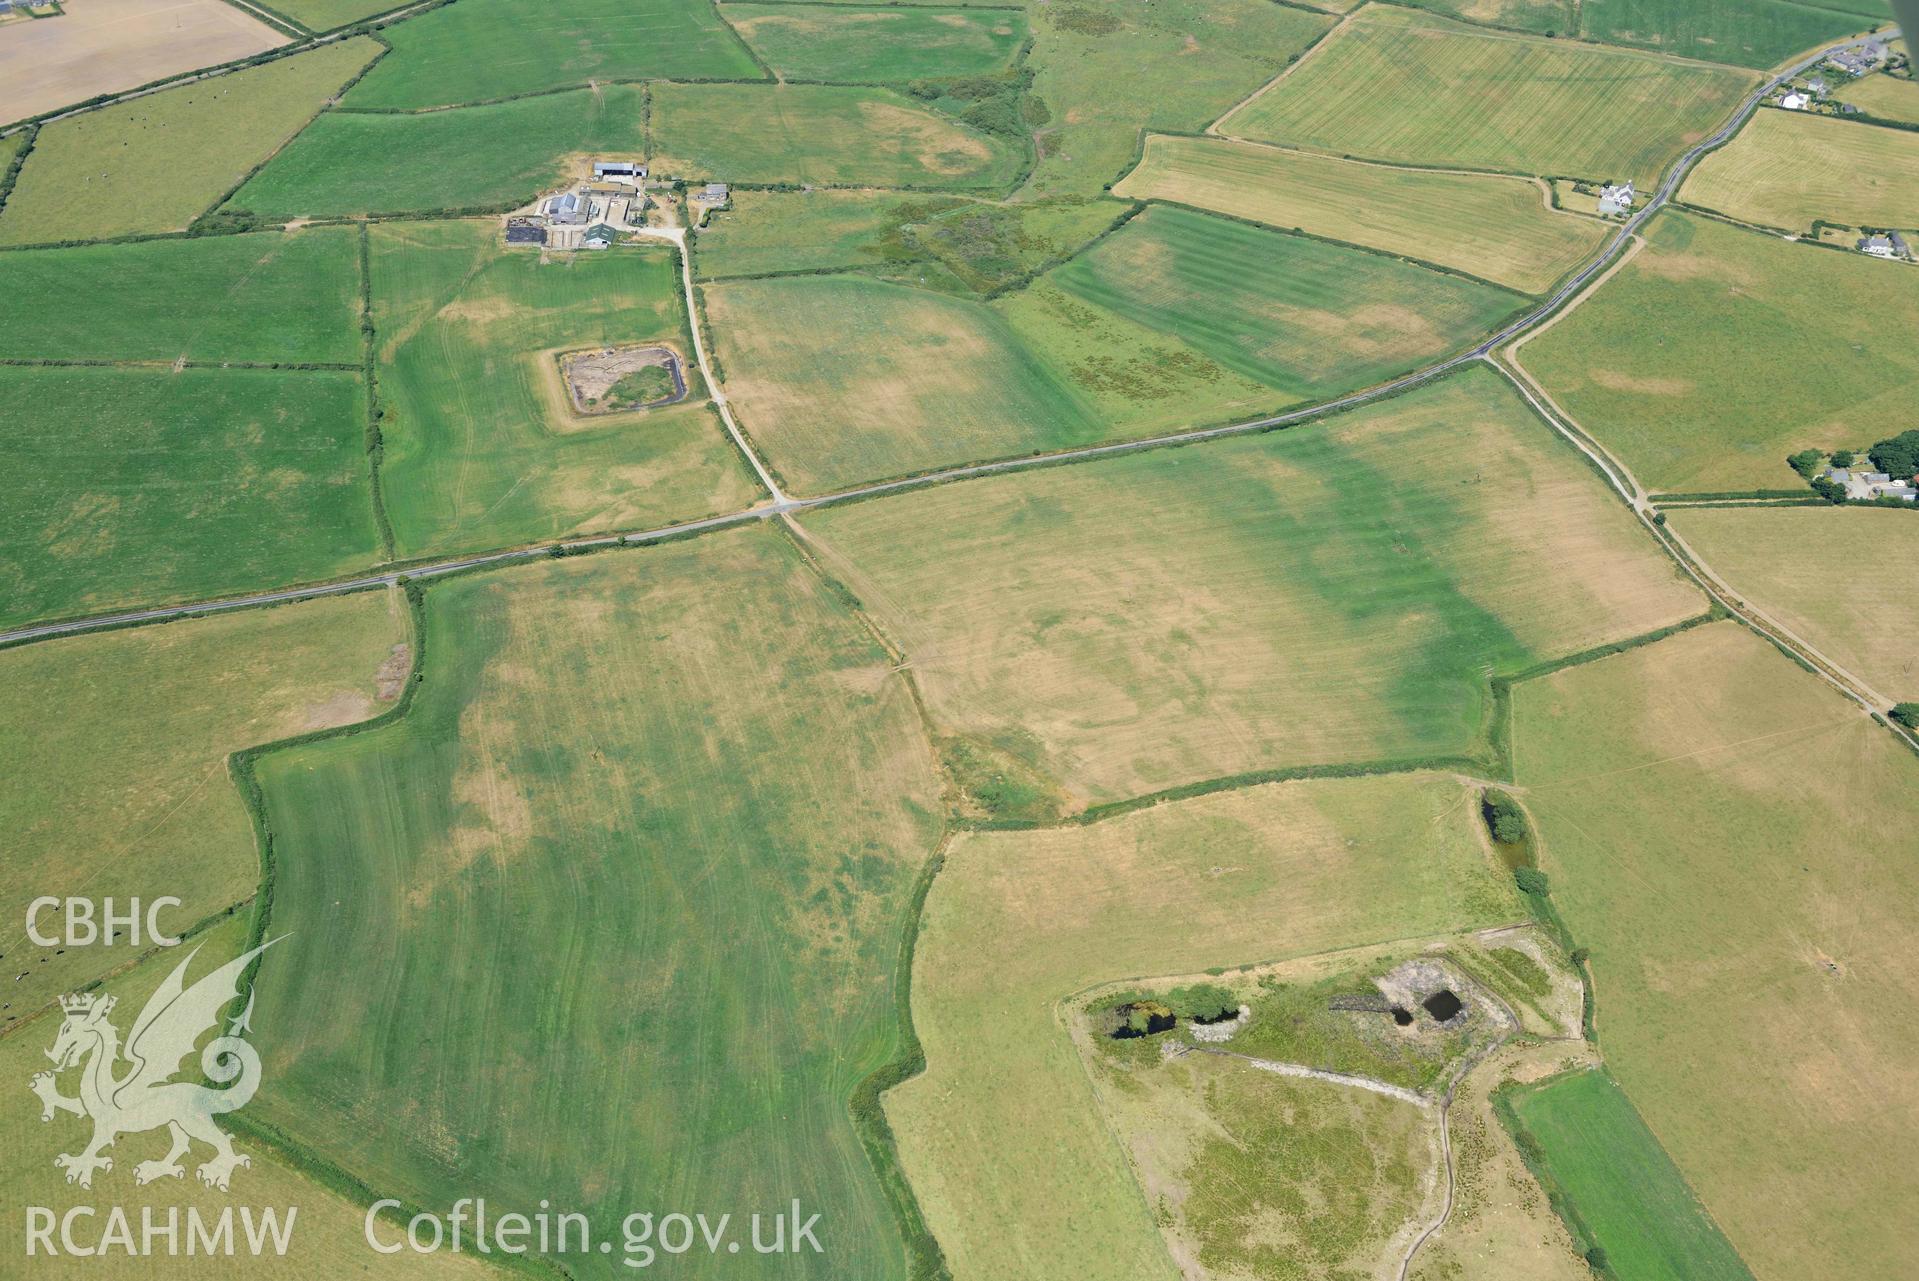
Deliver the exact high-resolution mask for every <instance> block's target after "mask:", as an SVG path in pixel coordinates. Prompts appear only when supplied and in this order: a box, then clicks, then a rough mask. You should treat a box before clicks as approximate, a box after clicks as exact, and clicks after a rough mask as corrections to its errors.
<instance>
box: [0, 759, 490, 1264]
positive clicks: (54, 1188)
mask: <svg viewBox="0 0 1919 1281" xmlns="http://www.w3.org/2000/svg"><path fill="white" fill-rule="evenodd" d="M220 781H221V782H222V783H225V781H226V780H224V779H222V780H220ZM235 805H236V808H237V801H236V802H235ZM248 837H249V839H250V837H251V833H250V832H249V833H248ZM246 925H247V920H246V916H245V914H241V915H240V916H237V917H235V918H234V919H233V920H232V921H231V922H228V923H225V924H222V925H220V926H217V927H215V928H214V929H212V930H210V931H208V932H207V933H206V934H204V935H202V936H200V937H198V938H196V939H194V940H192V941H191V942H189V943H188V944H186V945H185V946H183V947H181V948H180V949H179V950H178V951H177V952H170V953H162V954H160V955H158V956H154V957H152V958H150V959H149V960H147V961H145V962H144V963H142V964H141V965H139V966H138V967H137V968H136V969H134V970H132V971H131V972H129V973H126V974H122V975H119V976H117V977H115V978H113V979H112V980H110V981H109V982H107V983H106V984H105V987H104V991H105V993H106V994H107V995H109V996H111V997H113V998H114V999H115V1000H116V1001H118V1002H119V1008H118V1009H117V1011H116V1012H115V1013H114V1014H113V1015H112V1021H113V1022H114V1023H115V1024H117V1025H118V1026H119V1027H120V1029H121V1030H122V1031H123V1032H124V1031H126V1030H127V1029H128V1028H129V1027H130V1026H131V1024H132V1020H133V1018H134V1016H135V1015H136V1014H138V1013H139V1011H140V1010H141V1009H142V1007H143V1006H144V1005H145V1004H146V1000H147V998H148V996H150V995H151V994H152V993H153V991H154V989H155V988H157V987H158V986H159V985H160V981H161V980H162V979H163V978H165V977H166V976H167V975H168V974H169V973H170V972H171V971H172V969H173V968H174V966H176V965H178V964H179V963H180V962H181V961H183V960H185V959H186V956H185V953H187V952H189V951H192V950H193V949H195V948H198V949H199V951H198V953H197V955H196V956H195V959H194V961H193V963H192V965H191V967H190V968H189V970H188V972H187V981H188V982H192V981H193V980H195V979H198V978H199V977H200V976H201V975H202V974H204V973H207V972H208V971H210V970H212V969H213V968H214V967H216V966H217V965H219V964H221V963H223V962H225V961H227V960H230V959H231V958H232V957H234V956H237V955H238V954H239V953H241V952H243V951H245V950H246ZM125 959H128V960H131V959H132V956H131V955H129V956H127V957H126V958H125ZM9 995H11V993H9ZM16 999H17V998H16ZM59 1027H60V1017H59V1015H58V1014H57V1013H55V1014H53V1015H51V1016H49V1017H46V1018H43V1019H41V1020H40V1021H39V1023H38V1024H37V1025H35V1026H33V1027H30V1028H24V1029H21V1030H20V1032H19V1034H18V1035H15V1036H9V1037H7V1038H6V1039H5V1040H0V1072H5V1073H6V1074H7V1075H8V1077H9V1078H10V1079H12V1080H14V1081H15V1082H17V1083H18V1084H19V1093H20V1097H19V1098H18V1099H14V1100H12V1101H11V1102H12V1103H13V1104H14V1106H11V1107H8V1108H6V1109H4V1110H0V1145H4V1147H5V1149H6V1153H7V1161H6V1163H5V1169H4V1170H0V1197H5V1198H6V1199H7V1202H8V1204H10V1205H16V1206H22V1207H24V1206H29V1205H33V1206H45V1207H47V1208H48V1209H51V1210H52V1211H53V1212H54V1213H55V1214H56V1215H62V1216H64V1215H65V1214H66V1213H67V1212H68V1211H69V1210H70V1209H73V1208H75V1207H92V1206H95V1205H98V1204H99V1202H101V1201H102V1200H104V1199H105V1198H109V1197H110V1198H112V1204H114V1205H117V1206H120V1207H122V1208H123V1209H124V1211H125V1213H126V1215H127V1218H128V1220H129V1221H130V1223H131V1225H132V1227H133V1232H134V1236H133V1238H132V1239H133V1240H134V1241H135V1242H136V1243H138V1242H139V1240H140V1237H139V1232H140V1222H141V1213H142V1211H143V1210H145V1209H151V1210H152V1211H153V1212H154V1219H155V1225H156V1226H157V1227H161V1228H164V1227H165V1225H166V1222H167V1218H168V1214H169V1212H172V1213H176V1214H178V1215H179V1232H178V1241H179V1247H178V1252H177V1254H175V1255H174V1256H171V1257H169V1255H168V1254H167V1252H166V1239H165V1238H164V1237H160V1236H156V1237H155V1238H154V1246H153V1253H152V1254H151V1255H149V1256H146V1257H129V1256H128V1255H126V1254H123V1253H121V1249H120V1247H117V1246H115V1247H110V1249H111V1253H110V1254H109V1255H108V1257H105V1258H99V1257H74V1256H69V1255H67V1254H66V1252H65V1251H64V1250H60V1251H59V1253H60V1254H61V1256H62V1257H60V1258H48V1257H47V1254H46V1251H45V1248H44V1247H42V1248H41V1249H40V1250H39V1251H38V1252H37V1253H36V1254H35V1255H34V1256H33V1262H32V1263H31V1264H29V1265H26V1266H25V1268H24V1270H23V1271H22V1272H21V1273H20V1274H19V1275H22V1276H32V1277H35V1278H41V1279H49V1278H50V1279H52V1281H96V1279H97V1278H100V1277H102V1276H108V1277H115V1278H119V1277H128V1278H138V1279H139V1281H200V1279H201V1278H204V1277H206V1276H207V1274H208V1272H209V1268H208V1266H207V1260H206V1258H205V1256H204V1255H201V1256H198V1257H189V1256H188V1255H187V1249H186V1242H187V1233H188V1224H189V1222H190V1220H189V1219H188V1217H187V1216H188V1213H189V1212H190V1211H191V1212H197V1214H198V1215H199V1216H200V1219H201V1222H202V1223H204V1224H207V1225H208V1226H209V1227H211V1226H212V1225H213V1224H214V1223H216V1222H217V1221H218V1219H219V1217H220V1215H221V1214H222V1212H225V1211H234V1212H235V1214H234V1228H233V1232H234V1236H235V1237H236V1238H238V1239H240V1240H242V1241H243V1240H244V1239H245V1238H244V1233H243V1230H242V1227H241V1223H242V1222H243V1219H242V1218H241V1214H242V1213H243V1212H241V1211H239V1207H237V1206H236V1205H235V1204H234V1203H235V1202H236V1201H237V1202H239V1203H240V1204H241V1205H244V1206H245V1207H247V1209H248V1210H250V1211H252V1212H253V1214H254V1215H255V1216H256V1218H257V1216H258V1214H259V1212H260V1211H261V1210H263V1209H266V1208H269V1207H270V1208H272V1209H273V1210H274V1212H275V1213H276V1214H277V1215H278V1216H279V1221H280V1222H281V1224H283V1225H284V1224H286V1223H287V1222H288V1221H289V1220H288V1214H287V1207H289V1206H296V1207H298V1213H297V1217H295V1218H294V1219H293V1220H292V1222H293V1225H294V1231H293V1232H292V1234H291V1245H290V1246H289V1248H288V1250H287V1252H286V1254H285V1255H284V1256H278V1255H275V1254H273V1253H271V1252H268V1253H267V1254H265V1255H263V1256H261V1257H258V1258H254V1257H250V1256H249V1257H246V1258H245V1261H244V1262H243V1263H238V1264H230V1265H228V1266H229V1267H231V1268H232V1269H233V1272H234V1273H239V1272H244V1273H245V1275H247V1276H249V1277H257V1278H260V1279H261V1281H336V1279H338V1281H346V1279H347V1278H371V1279H373V1281H388V1279H390V1278H391V1279H396V1281H397V1279H407V1281H411V1279H413V1278H424V1279H425V1281H477V1279H478V1278H486V1277H492V1276H495V1275H497V1274H495V1273H493V1272H492V1271H490V1270H488V1269H486V1266H485V1264H483V1263H482V1262H481V1261H480V1260H479V1259H477V1258H476V1257H475V1256H473V1255H471V1254H452V1253H448V1252H441V1253H439V1254H435V1255H432V1256H430V1257H426V1256H420V1255H415V1254H406V1255H396V1256H391V1257H389V1256H385V1255H380V1254H375V1253H374V1252H373V1251H372V1250H369V1249H368V1248H367V1245H366V1238H365V1235H364V1230H363V1227H362V1220H363V1219H364V1217H365V1214H366V1207H365V1205H364V1204H362V1203H361V1202H359V1201H358V1200H356V1199H355V1198H353V1197H350V1196H345V1195H342V1194H341V1193H340V1192H339V1191H338V1190H336V1189H329V1188H327V1187H324V1186H322V1185H321V1184H319V1183H317V1182H315V1181H313V1180H311V1179H308V1178H305V1177H302V1176H301V1175H300V1174H299V1173H298V1171H297V1170H296V1169H295V1168H294V1166H293V1165H292V1163H291V1162H289V1161H287V1160H285V1159H283V1158H282V1157H280V1156H279V1155H278V1154H276V1153H274V1152H273V1151H271V1150H270V1149H268V1148H266V1147H264V1146H263V1145H261V1144H260V1143H257V1142H255V1141H253V1140H251V1139H250V1138H248V1137H246V1136H245V1135H240V1136H237V1141H236V1144H235V1146H236V1148H237V1149H238V1150H239V1151H240V1152H241V1153H242V1154H243V1155H245V1156H247V1157H248V1158H249V1159H250V1160H251V1162H252V1164H251V1166H249V1167H248V1168H246V1169H242V1170H239V1171H236V1172H235V1173H234V1176H233V1186H232V1190H231V1192H230V1193H227V1192H220V1191H217V1190H215V1189H213V1188H209V1187H205V1186H202V1185H201V1184H200V1183H199V1181H198V1180H197V1179H196V1178H195V1177H194V1174H193V1172H192V1168H191V1166H190V1165H189V1166H188V1169H187V1171H186V1173H185V1174H184V1175H183V1176H182V1177H181V1178H180V1179H177V1180H175V1179H167V1180H162V1181H160V1182H157V1183H153V1184H150V1185H148V1186H146V1187H140V1186H139V1185H137V1184H136V1183H135V1181H134V1172H133V1167H134V1166H135V1165H137V1164H138V1163H139V1162H141V1161H145V1160H158V1159H159V1158H160V1157H162V1156H164V1155H165V1153H166V1149H167V1139H166V1133H165V1132H164V1131H149V1132H146V1133H143V1134H127V1135H124V1136H122V1137H121V1139H120V1140H119V1142H118V1143H116V1144H115V1145H114V1148H113V1155H114V1157H115V1158H116V1159H115V1161H114V1168H113V1170H112V1171H110V1172H107V1173H103V1174H101V1175H99V1176H97V1178H96V1182H95V1183H94V1186H93V1187H92V1189H90V1190H89V1189H84V1188H78V1187H71V1186H69V1185H68V1184H67V1183H66V1182H65V1175H64V1173H63V1172H62V1171H61V1170H60V1169H58V1168H57V1167H56V1166H55V1165H54V1163H53V1158H54V1157H55V1156H56V1155H57V1154H60V1153H62V1152H77V1151H79V1150H80V1148H81V1147H82V1146H83V1145H84V1144H85V1141H86V1135H87V1128H86V1125H85V1123H84V1122H83V1121H81V1120H80V1119H79V1118H76V1117H73V1116H67V1115H61V1116H57V1117H56V1118H55V1120H54V1122H53V1123H52V1124H43V1123H42V1122H41V1120H40V1105H39V1104H38V1103H37V1102H35V1101H34V1100H33V1099H32V1098H31V1097H30V1096H29V1095H28V1094H27V1093H26V1082H27V1080H28V1079H29V1078H30V1077H32V1076H33V1075H34V1074H35V1073H37V1072H41V1071H45V1070H46V1068H47V1066H48V1064H47V1060H46V1058H45V1057H44V1055H43V1051H45V1050H47V1049H48V1048H49V1047H51V1046H52V1044H53V1040H54V1036H55V1034H56V1033H57V1032H58V1030H59ZM188 1064H189V1067H188V1069H187V1070H186V1071H184V1072H182V1073H181V1075H180V1077H179V1078H178V1079H182V1080H192V1079H195V1078H194V1075H193V1074H195V1073H197V1072H198V1070H199V1060H198V1058H193V1059H189V1060H188ZM78 1076H79V1073H78V1072H68V1073H67V1074H66V1075H65V1076H63V1077H62V1078H60V1079H59V1088H60V1090H61V1092H62V1093H64V1094H67V1095H74V1094H77V1093H78V1092H79V1086H78ZM207 1155H209V1149H208V1148H206V1147H204V1146H196V1147H195V1149H194V1152H193V1155H192V1157H191V1158H190V1159H191V1161H193V1162H198V1161H200V1160H203V1159H205V1157H206V1156H207ZM107 1213H108V1212H107V1210H106V1209H105V1207H101V1208H100V1209H99V1210H98V1211H97V1212H96V1213H95V1215H94V1217H92V1218H91V1219H89V1218H88V1217H87V1216H86V1215H85V1214H84V1213H83V1214H82V1215H80V1216H78V1217H77V1218H76V1219H75V1225H76V1226H75V1237H76V1243H78V1244H83V1245H84V1244H87V1243H89V1241H90V1239H91V1240H97V1239H98V1235H99V1233H100V1232H102V1231H103V1230H104V1229H105V1226H106V1215H107ZM24 1229H25V1215H24V1214H15V1215H9V1216H8V1219H7V1223H6V1226H5V1227H4V1228H0V1249H4V1250H5V1251H7V1253H8V1254H9V1255H10V1256H11V1257H13V1258H16V1259H17V1258H23V1257H26V1254H27V1239H26V1232H25V1230H24ZM90 1234H91V1235H90ZM54 1240H55V1242H56V1246H57V1242H58V1240H59V1238H58V1236H57V1235H56V1237H55V1238H54ZM240 1248H244V1246H242V1247H240Z"/></svg>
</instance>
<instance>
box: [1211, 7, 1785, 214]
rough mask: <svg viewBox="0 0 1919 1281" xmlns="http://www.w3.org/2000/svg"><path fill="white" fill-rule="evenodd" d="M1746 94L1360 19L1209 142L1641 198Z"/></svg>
mask: <svg viewBox="0 0 1919 1281" xmlns="http://www.w3.org/2000/svg"><path fill="white" fill-rule="evenodd" d="M1752 84H1753V81H1752V78H1751V77H1750V76H1748V75H1745V74H1742V73H1740V72H1736V71H1731V70H1723V71H1722V70H1717V69H1714V68H1708V67H1701V66H1688V65H1685V64H1683V63H1677V62H1672V61H1669V60H1667V59H1664V58H1658V57H1651V56H1648V55H1646V54H1640V53H1632V52H1627V51H1624V50H1616V49H1601V48H1595V47H1593V46H1590V45H1567V44H1565V43H1563V42H1552V41H1546V40H1533V39H1526V38H1523V37H1518V36H1511V35H1506V34H1502V33H1497V32H1490V31H1485V30H1482V29H1478V28H1474V27H1468V26H1462V25H1460V24H1459V23H1455V22H1449V21H1446V20H1445V19H1443V18H1438V17H1434V16H1431V15H1428V14H1422V13H1416V12H1413V11H1411V10H1404V9H1392V8H1370V9H1367V10H1365V11H1364V12H1362V13H1360V14H1358V15H1356V16H1355V17H1354V18H1353V20H1352V21H1351V22H1349V23H1348V24H1347V25H1346V26H1345V27H1343V28H1342V29H1341V30H1340V31H1339V33H1338V34H1337V35H1335V36H1334V37H1332V38H1331V39H1330V40H1329V41H1327V42H1326V44H1325V45H1324V46H1322V47H1321V48H1319V49H1316V50H1315V51H1314V52H1313V54H1312V56H1311V57H1309V58H1306V59H1303V60H1302V61H1301V62H1300V64H1299V67H1298V69H1297V70H1295V71H1293V72H1292V73H1291V74H1290V75H1288V76H1286V78H1285V79H1283V80H1281V81H1279V82H1278V83H1277V84H1276V85H1274V86H1273V88H1272V89H1271V90H1269V91H1268V92H1266V93H1263V94H1261V95H1260V96H1259V97H1257V98H1255V99H1253V100H1252V101H1251V102H1249V103H1248V104H1247V105H1246V106H1245V107H1243V108H1241V109H1240V110H1238V111H1235V112H1233V113H1232V115H1230V116H1228V117H1227V118H1226V119H1225V120H1223V121H1221V122H1220V130H1221V132H1223V133H1225V134H1228V135H1230V136H1233V137H1243V138H1250V139H1252V140H1254V141H1256V142H1277V143H1286V144H1288V145H1294V146H1302V147H1309V148H1316V149H1318V150H1321V151H1330V152H1334V153H1336V154H1342V155H1356V156H1364V157H1367V158H1369V159H1374V160H1391V161H1398V162H1403V163H1408V164H1431V165H1445V166H1451V167H1455V168H1463V169H1492V170H1499V171H1504V172H1509V173H1527V174H1545V175H1554V176H1573V177H1583V178H1592V179H1621V178H1631V179H1633V180H1634V181H1635V182H1637V183H1638V184H1639V185H1640V186H1641V187H1650V186H1652V185H1653V183H1654V181H1655V179H1656V178H1657V177H1658V175H1659V174H1660V173H1661V172H1662V171H1663V170H1664V169H1665V168H1666V166H1667V165H1669V164H1671V163H1672V161H1673V160H1674V159H1676V158H1677V157H1678V156H1679V154H1680V153H1681V152H1682V151H1684V150H1685V149H1686V147H1687V146H1689V145H1690V144H1692V143H1694V142H1696V141H1698V140H1699V139H1700V138H1703V137H1704V136H1706V134H1708V133H1709V132H1711V130H1712V129H1713V128H1714V127H1716V126H1717V125H1718V124H1719V123H1720V122H1722V121H1723V120H1725V119H1726V118H1727V117H1728V116H1730V115H1731V114H1732V112H1733V109H1734V107H1736V106H1737V105H1738V103H1739V100H1740V99H1741V98H1743V97H1744V96H1745V94H1746V91H1747V90H1748V89H1749V88H1751V87H1752Z"/></svg>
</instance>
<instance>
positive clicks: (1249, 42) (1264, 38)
mask: <svg viewBox="0 0 1919 1281" xmlns="http://www.w3.org/2000/svg"><path fill="white" fill-rule="evenodd" d="M1333 21H1334V20H1333V18H1332V17H1331V16H1329V15H1320V14H1315V13H1308V12H1306V11H1305V10H1303V9H1297V8H1289V7H1287V6H1284V5H1276V4H1270V3H1267V2H1266V0H1157V2H1156V3H1154V4H1151V5H1142V4H1137V3H1134V2H1133V0H1075V2H1074V3H1072V4H1058V5H1053V4H1047V5H1037V6H1035V7H1034V9H1033V51H1032V54H1031V55H1030V56H1029V58H1028V62H1029V63H1030V64H1031V65H1032V67H1033V70H1034V81H1033V90H1034V92H1035V93H1036V94H1037V95H1038V96H1039V97H1040V98H1041V99H1042V100H1044V102H1045V103H1046V105H1047V108H1048V111H1049V113H1050V119H1049V120H1048V121H1047V122H1046V123H1045V124H1043V125H1042V126H1041V127H1040V128H1039V131H1038V133H1039V151H1040V155H1039V162H1038V164H1037V165H1036V166H1035V167H1034V170H1033V173H1032V176H1031V178H1030V179H1029V180H1028V183H1027V189H1028V190H1029V191H1031V192H1033V193H1034V194H1036V195H1068V196H1096V195H1098V194H1099V193H1100V191H1101V189H1102V187H1103V186H1104V185H1105V184H1106V183H1109V182H1114V181H1116V180H1117V179H1118V178H1119V177H1120V175H1122V174H1123V173H1125V171H1126V169H1127V167H1128V166H1129V165H1130V164H1131V163H1132V161H1133V160H1134V159H1135V153H1136V150H1137V148H1138V146H1139V137H1140V130H1141V129H1158V130H1172V131H1181V132H1192V131H1197V130H1200V129H1204V128H1205V127H1206V126H1207V125H1208V124H1210V123H1211V122H1212V121H1213V120H1215V119H1217V118H1218V117H1219V114H1220V113H1221V112H1223V111H1225V110H1227V109H1228V108H1230V107H1231V106H1232V105H1233V104H1234V103H1236V102H1238V101H1239V100H1240V99H1242V98H1244V97H1246V95H1248V94H1250V93H1252V92H1253V91H1254V90H1256V89H1258V88H1259V87H1260V86H1261V85H1263V84H1265V83H1266V82H1267V81H1269V80H1271V79H1272V78H1273V77H1274V76H1276V75H1278V74H1279V73H1280V72H1281V71H1283V70H1285V68H1286V65H1287V60H1288V59H1289V58H1291V57H1292V56H1294V55H1296V54H1298V53H1300V52H1301V51H1302V50H1304V49H1307V48H1309V47H1310V46H1311V45H1312V43H1313V42H1314V41H1315V40H1318V39H1319V38H1320V37H1321V36H1323V35H1325V34H1326V32H1327V31H1328V30H1330V29H1331V27H1332V25H1333Z"/></svg>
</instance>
